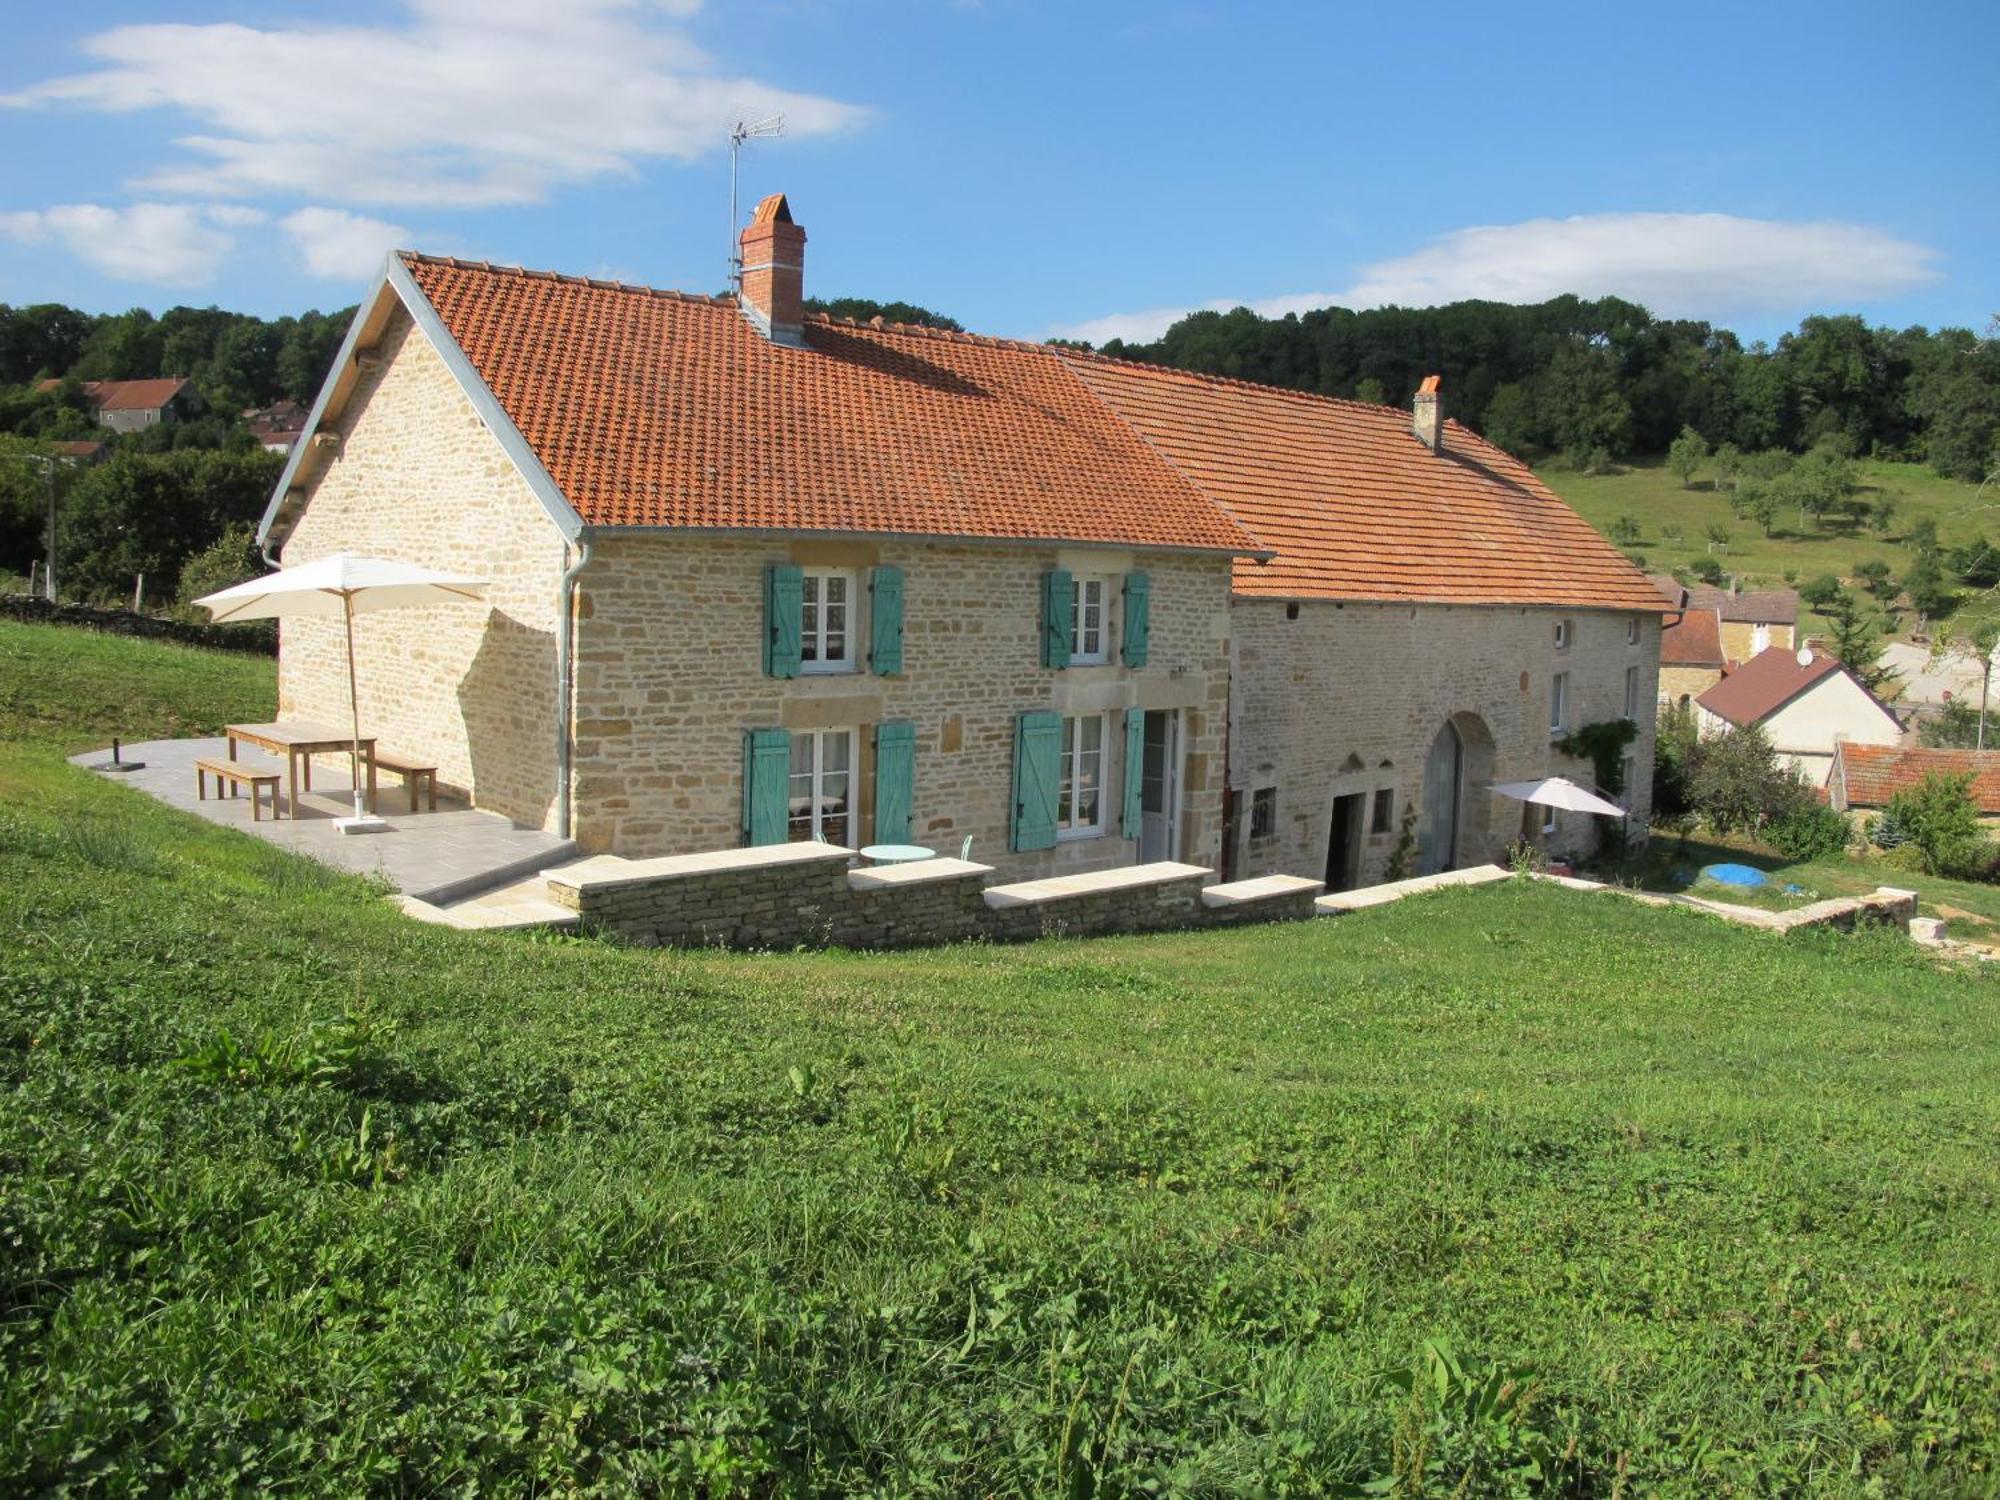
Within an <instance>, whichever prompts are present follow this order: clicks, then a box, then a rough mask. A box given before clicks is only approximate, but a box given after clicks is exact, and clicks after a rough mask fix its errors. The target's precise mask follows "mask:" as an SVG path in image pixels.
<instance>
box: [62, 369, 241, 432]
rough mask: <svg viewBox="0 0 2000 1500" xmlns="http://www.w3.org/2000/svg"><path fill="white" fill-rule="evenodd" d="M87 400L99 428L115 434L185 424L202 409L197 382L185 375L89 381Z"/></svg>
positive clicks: (84, 383) (85, 386) (84, 395)
mask: <svg viewBox="0 0 2000 1500" xmlns="http://www.w3.org/2000/svg"><path fill="white" fill-rule="evenodd" d="M61 384H62V382H61V381H60V380H44V381H43V382H42V383H41V384H40V385H39V386H38V387H37V389H38V390H44V391H48V390H54V389H56V388H57V387H58V386H60V385H61ZM80 389H81V390H82V392H83V398H84V400H86V401H88V402H89V403H90V409H91V411H92V412H93V413H95V414H96V417H97V422H98V425H99V426H101V427H109V428H110V429H111V430H112V431H113V432H139V431H141V430H143V429H144V428H147V427H154V426H157V425H159V424H160V423H162V422H184V421H186V420H187V419H188V418H189V417H192V416H197V415H199V414H200V412H201V409H202V400H201V395H200V393H199V392H197V391H196V390H195V388H194V382H193V381H191V380H189V379H187V378H186V377H185V376H181V375H169V376H164V377H162V378H160V379H157V380H86V381H84V382H83V384H82V386H81V388H80Z"/></svg>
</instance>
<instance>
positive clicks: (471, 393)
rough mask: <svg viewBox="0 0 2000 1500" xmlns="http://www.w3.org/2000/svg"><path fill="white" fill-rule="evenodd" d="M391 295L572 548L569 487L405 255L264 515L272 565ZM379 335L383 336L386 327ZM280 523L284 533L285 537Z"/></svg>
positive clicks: (326, 388)
mask: <svg viewBox="0 0 2000 1500" xmlns="http://www.w3.org/2000/svg"><path fill="white" fill-rule="evenodd" d="M391 292H393V293H394V294H395V296H396V298H397V300H398V301H400V302H401V303H402V306H403V308H404V310H405V311H407V312H408V313H409V315H410V319H411V321H412V322H413V323H415V324H416V326H417V327H418V328H419V329H421V330H422V331H423V334H424V337H425V338H426V339H428V340H429V341H430V344H431V347H432V348H434V349H436V350H437V352H438V356H439V357H440V358H441V359H443V361H444V363H445V368H446V369H447V370H449V371H450V372H451V376H452V379H453V380H454V381H456V382H457V384H458V387H459V390H460V391H461V392H462V393H463V394H464V396H465V398H466V400H467V401H468V402H470V403H471V405H472V409H473V410H474V411H475V412H477V413H478V415H479V419H480V421H481V422H482V423H484V424H485V426H486V429H487V430H488V431H489V432H491V433H492V434H493V436H494V437H495V439H497V440H498V441H499V444H500V447H501V449H502V451H504V452H505V453H506V455H507V458H508V460H509V461H510V462H511V463H512V464H513V465H514V468H515V469H516V471H517V472H518V473H519V474H520V476H521V478H522V479H523V480H524V481H525V482H526V483H527V486H528V488H529V490H530V491H531V492H533V494H534V496H535V499H536V500H537V501H539V502H540V503H541V506H542V509H543V510H544V511H546V512H547V513H548V517H549V520H550V521H552V522H554V523H555V527H556V529H557V530H558V531H560V532H561V533H562V534H563V536H564V538H565V539H566V540H568V541H572V542H573V541H575V540H576V539H577V538H578V537H579V536H580V535H581V534H582V532H583V517H582V516H580V515H578V514H577V511H576V508H575V507H574V506H573V505H571V504H570V503H569V498H568V497H567V496H566V495H564V494H563V492H562V487H561V486H560V485H558V484H557V483H556V482H555V479H554V478H553V477H552V476H551V475H550V473H549V471H548V470H547V469H546V468H545V467H543V465H542V461H541V460H540V459H539V458H537V457H536V456H535V451H534V449H533V448H531V447H530V446H529V445H528V440H527V439H526V438H524V437H523V436H521V430H520V429H519V428H518V427H516V426H515V425H514V421H513V419H512V418H511V417H509V416H508V415H507V413H506V410H505V409H504V408H503V407H502V406H501V405H500V400H499V398H498V397H496V396H495V395H494V394H493V391H492V388H491V387H489V386H488V385H487V384H486V381H485V380H484V379H483V378H482V377H481V376H480V374H479V372H478V371H477V370H476V369H474V368H473V366H472V361H471V360H470V359H468V358H467V357H466V354H465V351H464V350H463V349H462V348H460V347H459V344H458V340H456V339H455V338H453V337H452V336H451V331H450V330H449V329H447V328H446V327H445V326H444V320H443V319H442V318H440V317H439V316H438V313H437V309H436V308H434V307H432V306H431V302H430V298H428V297H426V296H425V295H424V292H423V288H421V287H420V286H418V285H417V282H416V278H415V277H413V276H411V275H410V270H409V267H408V266H406V265H405V264H404V263H403V257H402V254H401V252H399V251H395V250H392V251H390V252H389V254H388V256H387V257H386V258H385V259H384V262H383V267H382V270H381V273H380V274H379V275H378V276H377V277H376V278H375V281H374V283H373V284H372V286H371V287H370V289H369V292H368V295H367V297H365V298H364V299H363V300H362V302H361V305H360V306H359V307H358V308H357V309H356V310H355V314H354V321H353V323H351V324H350V325H349V326H348V330H347V336H346V337H345V338H344V339H343V340H342V341H341V345H340V352H339V353H338V354H337V355H335V357H334V361H333V366H332V368H331V369H330V370H329V371H328V372H327V377H326V380H325V382H324V383H323V384H322V385H321V386H320V389H319V394H318V396H317V397H315V398H314V401H313V407H312V411H311V413H310V414H309V415H308V416H307V418H306V424H305V428H304V430H303V431H301V432H300V434H299V436H298V440H297V441H296V442H294V443H293V444H292V448H291V452H290V453H288V454H287V455H286V457H285V467H284V470H283V471H282V472H281V473H280V474H279V475H278V483H277V486H276V488H275V489H274V490H273V491H272V494H271V499H270V502H269V504H267V505H266V506H265V508H264V517H263V519H262V520H261V521H260V522H258V525H257V545H258V548H259V549H260V550H262V551H263V552H264V554H265V556H266V558H267V559H268V558H269V556H270V551H271V549H272V548H273V547H283V546H284V544H285V539H286V537H288V536H289V535H290V534H291V527H292V525H293V524H295V523H296V521H297V508H293V509H292V511H291V513H290V514H289V515H287V513H286V511H287V501H288V499H289V497H290V495H291V492H292V490H293V489H294V488H295V487H298V488H303V487H304V486H305V485H306V484H309V483H311V479H310V478H307V479H305V480H301V478H300V471H301V470H302V468H303V467H304V465H305V463H306V461H307V459H308V457H309V456H310V454H311V453H312V452H313V449H314V443H313V439H314V438H315V437H316V436H317V435H318V433H319V429H320V424H321V422H323V421H325V420H327V419H329V418H331V417H338V416H339V415H340V414H341V412H342V411H344V410H345V408H346V397H345V396H342V397H341V399H340V401H339V402H338V404H336V402H335V395H336V392H338V391H339V390H340V388H341V386H342V383H343V380H344V377H345V376H346V373H347V369H348V365H349V363H350V361H352V360H354V359H355V357H356V356H357V355H358V354H359V353H360V352H361V349H362V337H363V333H364V330H366V329H367V328H368V327H370V326H371V325H374V324H376V318H375V314H376V311H377V309H378V308H379V306H380V305H381V301H382V298H383V297H384V296H386V295H388V294H389V293H391ZM377 329H378V334H379V325H377ZM350 394H351V392H350ZM281 522H282V531H280V523H281ZM274 537H275V540H274Z"/></svg>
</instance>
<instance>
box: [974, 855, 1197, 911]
mask: <svg viewBox="0 0 2000 1500" xmlns="http://www.w3.org/2000/svg"><path fill="white" fill-rule="evenodd" d="M1214 873H1215V872H1214V871H1213V870H1211V869H1209V868H1207V867H1206V866H1205V865H1182V864H1174V863H1172V862H1171V861H1166V860H1162V861H1160V862H1159V863H1157V864H1150V865H1126V866H1124V867H1123V868H1122V869H1117V870H1092V871H1090V872H1089V873H1088V874H1085V875H1055V876H1051V877H1050V878H1048V879H1047V880H1023V881H1020V882H1018V883H1017V884H1014V885H994V886H988V887H987V888H986V904H987V906H989V907H991V908H992V909H993V910H994V911H1004V910H1006V909H1007V908H1009V907H1014V906H1046V905H1048V904H1049V903H1050V902H1053V901H1067V900H1072V899H1074V898H1076V897H1079V896H1102V895H1105V894H1107V893H1111V892H1117V891H1142V890H1147V889H1150V888H1151V887H1153V886H1157V885H1171V884H1173V883H1174V882H1175V881H1177V880H1202V879H1206V878H1207V877H1208V876H1210V875H1213V874H1214Z"/></svg>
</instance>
